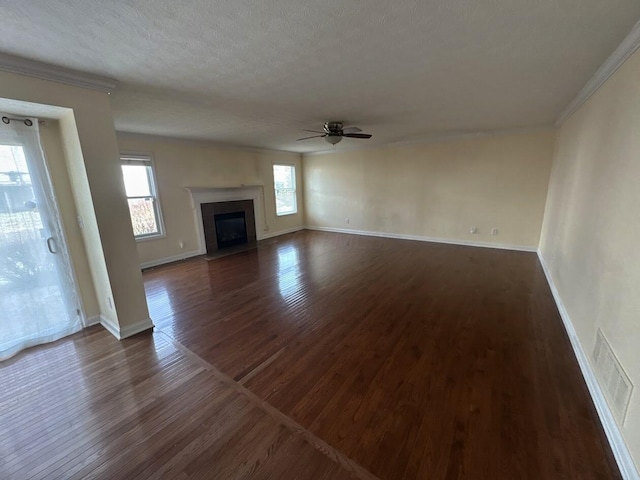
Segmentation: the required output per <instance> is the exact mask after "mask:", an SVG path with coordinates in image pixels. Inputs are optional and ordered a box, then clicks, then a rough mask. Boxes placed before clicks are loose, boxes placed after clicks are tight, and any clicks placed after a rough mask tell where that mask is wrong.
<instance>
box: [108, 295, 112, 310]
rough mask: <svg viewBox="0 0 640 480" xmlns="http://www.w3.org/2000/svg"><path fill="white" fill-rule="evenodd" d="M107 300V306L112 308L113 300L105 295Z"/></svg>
mask: <svg viewBox="0 0 640 480" xmlns="http://www.w3.org/2000/svg"><path fill="white" fill-rule="evenodd" d="M107 302H109V308H110V309H111V310H113V300H111V297H107Z"/></svg>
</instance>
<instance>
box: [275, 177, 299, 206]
mask: <svg viewBox="0 0 640 480" xmlns="http://www.w3.org/2000/svg"><path fill="white" fill-rule="evenodd" d="M273 183H274V188H275V192H276V215H278V216H280V215H291V214H293V213H297V212H298V204H297V202H296V167H294V166H293V165H274V166H273Z"/></svg>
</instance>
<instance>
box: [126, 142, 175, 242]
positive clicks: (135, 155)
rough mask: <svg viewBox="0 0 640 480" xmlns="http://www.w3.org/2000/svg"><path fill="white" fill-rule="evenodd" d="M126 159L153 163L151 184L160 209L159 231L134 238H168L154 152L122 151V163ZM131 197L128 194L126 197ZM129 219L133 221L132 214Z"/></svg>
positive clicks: (141, 240) (144, 239)
mask: <svg viewBox="0 0 640 480" xmlns="http://www.w3.org/2000/svg"><path fill="white" fill-rule="evenodd" d="M125 160H134V161H135V160H140V161H141V162H148V163H150V164H151V179H152V180H153V185H151V188H152V190H153V191H152V193H153V197H154V198H155V203H156V208H157V210H158V218H157V221H158V233H153V234H150V235H141V236H135V235H134V238H135V240H136V242H147V241H149V240H158V239H160V238H166V236H167V233H166V230H165V227H164V215H163V214H162V204H161V202H160V192H159V191H158V178H157V176H156V162H155V159H154V158H153V154H151V153H148V152H120V165H121V166H122V165H125V164H126V162H125ZM125 195H126V192H125ZM126 198H127V199H128V198H129V197H128V196H127V197H126ZM127 208H128V202H127ZM129 221H131V216H129Z"/></svg>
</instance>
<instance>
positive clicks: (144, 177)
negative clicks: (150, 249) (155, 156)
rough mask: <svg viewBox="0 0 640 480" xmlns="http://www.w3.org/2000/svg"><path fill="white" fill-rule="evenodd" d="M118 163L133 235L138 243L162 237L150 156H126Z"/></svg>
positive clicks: (160, 217)
mask: <svg viewBox="0 0 640 480" xmlns="http://www.w3.org/2000/svg"><path fill="white" fill-rule="evenodd" d="M120 160H121V162H122V176H123V178H124V188H125V190H126V192H127V201H128V202H129V213H130V214H131V224H132V225H133V234H134V235H135V237H136V239H138V240H142V239H145V238H154V237H159V236H162V235H163V233H164V232H163V228H162V216H161V215H160V204H159V203H158V195H157V192H156V182H155V176H154V173H153V162H152V160H151V157H149V156H142V155H135V156H133V155H127V156H122V157H120Z"/></svg>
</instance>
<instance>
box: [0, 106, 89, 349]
mask: <svg viewBox="0 0 640 480" xmlns="http://www.w3.org/2000/svg"><path fill="white" fill-rule="evenodd" d="M82 326H83V325H82V316H81V309H80V302H79V298H78V295H77V290H76V285H75V280H74V274H73V270H72V267H71V262H70V258H69V253H68V250H67V247H66V242H65V239H64V235H63V230H62V226H61V223H60V220H59V215H58V208H57V205H56V201H55V195H54V191H53V188H52V185H51V182H50V179H49V174H48V171H47V167H46V163H45V158H44V154H43V152H42V148H41V146H40V136H39V132H38V121H37V119H23V118H13V116H10V115H2V123H0V360H4V359H6V358H9V357H11V356H12V355H14V354H15V353H17V352H18V351H20V350H22V349H24V348H27V347H30V346H33V345H37V344H41V343H46V342H51V341H54V340H57V339H58V338H61V337H63V336H66V335H69V334H71V333H74V332H76V331H78V330H80V329H81V328H82Z"/></svg>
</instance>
